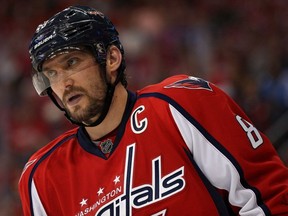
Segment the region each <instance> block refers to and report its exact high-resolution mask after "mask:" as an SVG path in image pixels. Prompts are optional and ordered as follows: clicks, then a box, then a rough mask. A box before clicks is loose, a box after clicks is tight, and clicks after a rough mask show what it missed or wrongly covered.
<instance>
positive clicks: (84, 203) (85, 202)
mask: <svg viewBox="0 0 288 216" xmlns="http://www.w3.org/2000/svg"><path fill="white" fill-rule="evenodd" d="M87 201H88V199H84V198H83V199H82V201H81V202H80V203H79V204H80V205H81V207H82V206H84V205H87Z"/></svg>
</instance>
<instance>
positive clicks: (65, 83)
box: [62, 77, 74, 89]
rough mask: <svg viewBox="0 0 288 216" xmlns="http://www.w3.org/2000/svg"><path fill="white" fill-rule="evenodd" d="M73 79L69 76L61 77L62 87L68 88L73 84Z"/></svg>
mask: <svg viewBox="0 0 288 216" xmlns="http://www.w3.org/2000/svg"><path fill="white" fill-rule="evenodd" d="M73 84H74V80H73V79H72V78H71V77H65V78H63V79H62V86H63V87H64V89H69V88H71V86H73Z"/></svg>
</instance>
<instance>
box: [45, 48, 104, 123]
mask: <svg viewBox="0 0 288 216" xmlns="http://www.w3.org/2000/svg"><path fill="white" fill-rule="evenodd" d="M43 73H44V74H45V75H46V76H47V77H48V79H49V80H50V83H51V88H52V90H53V92H54V93H55V94H56V95H57V97H58V98H59V99H60V100H61V101H62V104H63V106H64V108H65V109H66V111H67V112H68V114H69V115H70V116H71V117H72V118H73V119H74V120H76V121H77V122H84V123H86V124H89V123H91V122H93V121H95V120H96V119H97V118H98V116H99V115H100V113H101V111H102V108H103V104H104V100H105V96H106V88H107V87H106V83H105V82H104V78H103V77H102V73H101V71H100V68H99V65H98V64H97V63H96V62H95V58H94V57H93V56H92V55H91V54H90V53H89V52H85V51H81V50H73V51H69V52H63V53H60V54H57V55H56V56H54V57H53V58H50V59H48V60H46V61H45V62H44V64H43Z"/></svg>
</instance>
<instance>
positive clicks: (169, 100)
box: [138, 92, 271, 216]
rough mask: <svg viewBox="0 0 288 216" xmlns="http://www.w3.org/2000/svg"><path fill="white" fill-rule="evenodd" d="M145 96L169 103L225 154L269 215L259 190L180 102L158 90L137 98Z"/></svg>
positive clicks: (246, 186)
mask: <svg viewBox="0 0 288 216" xmlns="http://www.w3.org/2000/svg"><path fill="white" fill-rule="evenodd" d="M145 97H155V98H159V99H161V100H164V101H166V102H167V103H169V104H171V105H172V106H173V107H174V108H175V109H177V110H178V111H179V112H180V113H181V114H182V115H183V116H184V117H185V118H186V119H187V120H188V121H189V122H190V123H191V124H193V125H194V126H195V127H196V128H197V129H198V130H199V131H200V132H201V133H202V134H203V136H204V137H205V138H206V139H207V140H208V141H209V142H210V143H211V144H212V145H214V146H215V147H216V148H217V149H218V150H219V151H220V152H221V153H222V154H223V155H225V156H226V157H227V158H228V159H229V160H230V161H231V163H232V164H233V165H234V167H235V168H236V169H237V172H238V173H239V176H240V182H241V184H242V185H243V186H244V187H245V188H249V189H251V190H252V191H253V192H254V193H255V195H256V198H257V205H258V206H259V207H260V208H262V210H263V211H264V213H265V215H267V216H268V215H271V212H270V210H269V209H268V207H267V206H266V205H265V204H264V203H263V200H262V197H261V194H260V192H259V190H258V189H257V188H255V187H252V186H251V185H249V184H248V183H247V181H246V180H245V178H244V174H243V170H242V168H241V166H240V165H239V163H238V162H237V160H236V159H235V158H234V157H233V156H232V155H231V154H230V152H228V151H227V149H225V148H224V147H223V146H222V145H221V144H220V143H219V142H218V141H217V140H216V139H215V138H214V137H213V136H212V135H211V134H209V133H208V132H207V131H206V130H205V128H204V127H202V125H201V124H200V123H199V122H198V121H196V119H194V118H193V117H192V116H191V115H190V114H189V113H188V112H187V111H186V110H185V109H184V108H183V107H182V106H181V105H180V104H178V103H177V102H176V101H175V100H174V99H172V98H170V97H169V96H167V95H164V94H161V93H158V92H152V93H143V94H141V95H140V96H139V97H138V98H145Z"/></svg>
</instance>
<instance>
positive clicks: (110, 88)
mask: <svg viewBox="0 0 288 216" xmlns="http://www.w3.org/2000/svg"><path fill="white" fill-rule="evenodd" d="M118 82H119V76H117V79H116V80H115V82H114V83H113V84H111V83H108V82H107V81H106V85H107V91H106V97H105V101H104V106H103V109H102V112H101V115H100V116H99V118H98V119H97V120H96V121H95V122H93V123H91V124H86V123H85V122H78V121H76V120H74V119H73V118H72V117H71V116H70V115H69V114H68V112H67V111H66V110H65V109H64V108H63V107H62V106H61V105H60V104H59V102H58V101H57V99H56V97H57V96H56V95H55V93H53V90H52V89H51V87H50V88H49V89H48V90H47V94H48V96H49V97H50V99H51V100H52V101H53V103H54V104H55V105H56V106H57V107H58V108H59V109H60V110H61V111H63V112H64V115H65V117H66V118H67V119H68V120H69V121H70V122H71V123H72V124H76V125H79V126H84V127H94V126H97V125H99V124H101V123H102V121H103V120H104V119H105V117H106V115H107V113H108V111H109V108H110V105H111V102H112V98H113V95H114V91H115V86H116V85H117V83H118Z"/></svg>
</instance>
